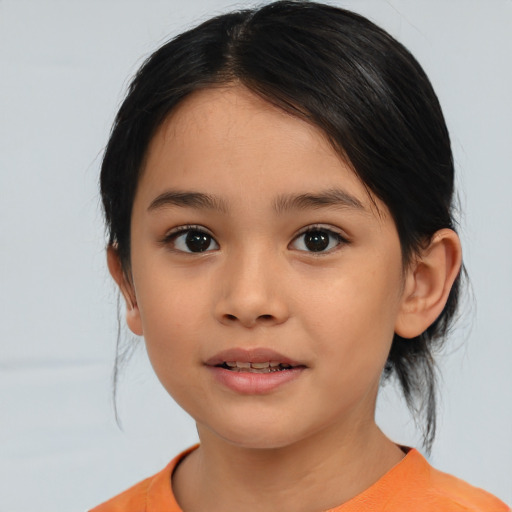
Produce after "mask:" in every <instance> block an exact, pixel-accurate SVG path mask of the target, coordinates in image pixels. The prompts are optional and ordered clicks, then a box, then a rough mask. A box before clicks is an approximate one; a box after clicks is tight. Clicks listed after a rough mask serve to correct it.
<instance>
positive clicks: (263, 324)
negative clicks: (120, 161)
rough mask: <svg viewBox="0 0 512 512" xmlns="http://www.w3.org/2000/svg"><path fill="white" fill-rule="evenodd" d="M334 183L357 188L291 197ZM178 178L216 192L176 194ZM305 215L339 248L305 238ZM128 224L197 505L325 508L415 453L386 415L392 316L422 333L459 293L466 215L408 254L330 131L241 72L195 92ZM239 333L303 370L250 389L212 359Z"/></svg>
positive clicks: (124, 278)
mask: <svg viewBox="0 0 512 512" xmlns="http://www.w3.org/2000/svg"><path fill="white" fill-rule="evenodd" d="M332 190H338V191H341V193H340V194H338V196H340V195H341V199H342V200H343V201H341V202H340V201H339V199H340V197H338V198H337V199H338V200H337V201H336V202H331V204H328V205H318V204H313V202H312V201H310V202H309V203H307V202H306V203H307V204H305V203H304V202H303V203H302V204H300V205H298V204H294V203H293V201H283V200H282V198H283V196H286V197H288V198H290V197H291V198H293V197H298V196H301V195H304V194H314V195H320V194H325V192H326V191H332ZM170 191H172V192H173V193H175V192H180V193H183V192H187V193H190V192H193V193H202V194H208V195H209V196H214V197H215V201H214V202H213V204H208V205H205V204H201V205H198V204H197V201H196V202H195V203H192V204H182V203H183V201H181V202H180V204H177V202H176V201H166V200H165V199H163V200H162V199H161V198H162V194H166V193H169V192H170ZM157 198H160V200H159V201H158V200H157ZM280 199H281V202H280V208H277V209H276V206H275V205H276V202H278V203H279V200H280ZM155 200H157V201H156V202H155ZM189 203H190V201H189ZM203 203H204V201H203ZM210 203H212V201H210ZM152 205H153V206H152ZM190 225H192V226H194V229H201V231H204V232H205V233H206V234H207V237H210V236H211V241H210V245H209V247H208V250H206V251H204V252H200V253H195V252H187V251H189V249H188V247H187V245H186V243H185V236H186V233H185V234H183V233H180V234H176V233H175V231H176V230H179V229H186V227H187V226H190ZM184 226H185V228H183V227H184ZM308 228H309V229H314V230H316V231H317V232H318V230H323V231H322V233H323V234H324V236H326V237H327V239H328V241H329V245H328V247H327V249H326V250H324V251H320V252H312V251H311V250H308V247H307V245H305V242H306V241H307V235H306V236H305V235H304V234H303V231H304V230H305V229H308ZM173 233H174V234H173ZM131 237H132V239H131V262H130V263H131V264H130V271H129V272H123V269H122V268H121V264H120V262H119V260H118V258H117V255H116V253H115V250H114V249H112V248H111V249H110V251H109V267H110V270H111V272H112V275H113V276H114V278H115V279H116V281H117V282H118V284H119V285H120V287H121V290H122V292H123V294H124V296H125V299H126V302H127V321H128V325H129V327H130V328H131V329H132V331H133V332H134V333H136V334H139V335H143V336H144V339H145V342H146V346H147V351H148V354H149V357H150V360H151V362H152V365H153V367H154V369H155V372H156V374H157V376H158V377H159V379H160V381H161V382H162V384H163V386H164V387H165V389H166V390H167V391H168V392H169V393H170V395H171V396H172V397H173V398H174V399H175V400H176V401H177V402H178V403H179V404H180V405H181V406H182V407H183V408H184V409H185V410H186V411H187V412H188V413H189V414H190V415H191V416H192V417H193V418H194V419H195V420H196V422H197V428H198V432H199V437H200V440H201V446H200V448H199V449H198V450H196V451H195V452H193V453H192V454H191V455H190V456H188V457H187V459H185V461H184V462H183V463H182V464H181V465H180V466H179V467H178V469H177V471H176V472H175V474H174V476H173V489H174V492H175V495H176V497H177V500H178V502H179V503H180V506H181V507H182V508H183V510H184V511H185V512H192V511H196V510H197V511H199V510H209V511H211V512H215V511H216V510H222V511H224V512H226V511H228V512H229V511H230V510H240V509H243V510H253V511H259V510H265V511H267V512H268V511H272V510H276V511H277V510H294V511H304V512H308V511H309V512H312V511H316V510H325V509H328V508H330V507H334V506H336V505H339V504H341V503H343V502H345V501H347V500H349V499H350V498H352V497H353V496H355V495H356V494H358V493H360V492H361V491H363V490H364V489H366V488H367V487H368V486H370V485H371V484H372V483H374V482H375V481H376V480H378V478H380V477H381V476H382V475H383V474H384V473H385V472H386V471H388V470H389V469H390V468H391V467H392V466H393V465H395V464H396V463H398V462H399V461H400V460H401V458H402V457H403V455H404V454H403V452H402V451H401V450H400V449H399V448H398V447H397V446H396V445H395V444H393V443H392V442H391V441H390V440H389V439H387V438H386V437H385V436H384V435H383V434H382V432H381V431H380V430H379V429H378V427H377V425H376V424H375V420H374V411H375V402H376V397H377V391H378V387H379V380H380V376H381V372H382V369H383V366H384V364H385V361H386V358H387V355H388V353H389V349H390V346H391V341H392V338H393V334H394V332H399V333H400V334H402V335H404V336H409V337H412V336H416V335H417V334H419V332H422V331H423V330H424V329H425V328H426V327H427V326H428V325H429V324H430V323H431V322H432V321H433V320H434V319H435V318H436V316H437V315H438V314H439V313H440V311H441V310H442V307H443V306H444V303H445V301H446V297H447V294H448V292H449V289H450V286H451V282H453V279H454V278H455V276H456V273H457V271H458V266H459V265H460V245H459V244H458V238H457V237H456V235H455V234H454V233H453V232H452V231H450V230H442V231H441V232H439V233H438V234H436V236H435V237H434V239H433V241H432V243H431V245H430V246H429V248H428V250H426V251H425V253H424V255H423V256H422V257H418V259H417V260H415V262H414V263H413V264H411V265H410V266H409V267H408V268H407V269H404V268H403V266H402V255H401V248H400V243H399V239H398V235H397V232H396V227H395V224H394V222H393V220H392V218H391V216H390V214H389V212H388V209H387V207H386V206H385V205H384V204H383V203H382V202H381V201H380V200H379V199H377V198H375V197H374V198H371V197H370V196H369V194H368V192H367V190H366V189H365V187H364V186H363V184H362V183H361V182H360V181H359V179H358V178H357V176H356V175H355V173H354V172H353V171H352V170H351V168H350V166H349V165H348V164H347V163H346V162H344V161H343V160H342V159H341V158H340V156H339V155H338V154H337V153H336V152H335V151H334V150H333V149H332V147H331V146H330V144H329V142H328V141H327V140H326V138H325V137H324V135H323V133H322V132H321V131H320V130H319V129H317V128H316V127H314V126H311V125H309V124H307V123H306V122H304V121H302V120H299V119H297V118H295V117H292V116H290V115H288V114H286V113H284V112H282V111H281V110H279V109H277V108H275V107H273V106H272V105H270V104H268V103H267V102H265V101H264V100H262V99H261V98H259V97H257V96H255V95H254V94H252V93H251V92H249V91H248V90H246V89H244V88H243V87H240V86H229V87H221V88H215V89H207V90H202V91H199V92H196V93H194V94H193V95H191V96H189V97H188V98H187V99H186V100H185V101H184V102H182V103H181V104H180V105H179V106H178V108H177V109H176V110H175V111H174V112H173V113H172V114H171V115H170V116H169V117H168V119H167V120H166V121H165V122H164V123H163V124H162V126H161V127H160V129H159V130H158V131H157V133H156V134H155V136H154V138H153V140H152V142H151V144H150V147H149V151H148V154H147V159H146V164H145V168H144V171H143V173H142V176H141V179H140V183H139V185H138V189H137V193H136V197H135V201H134V205H133V215H132V224H131ZM207 239H208V240H210V238H207ZM419 329H421V330H419ZM234 347H239V348H244V349H257V348H270V349H273V350H276V351H278V352H279V353H281V354H283V355H285V356H287V357H289V358H291V359H293V360H295V361H297V362H299V363H300V364H301V365H303V367H304V369H303V370H302V371H301V372H300V375H299V376H298V377H297V378H296V379H294V380H292V381H290V382H287V383H285V384H284V385H281V386H279V387H278V388H277V389H275V390H273V391H271V392H268V393H263V394H245V393H238V392H236V391H233V390H232V389H229V388H227V387H226V386H224V385H223V384H222V383H220V382H219V381H218V380H217V379H216V378H215V377H214V376H213V375H212V372H211V371H210V369H209V368H208V367H207V366H206V365H205V362H206V361H208V360H209V359H210V358H211V357H213V356H215V354H217V353H219V352H220V351H223V350H226V349H229V348H234ZM255 496H257V498H255Z"/></svg>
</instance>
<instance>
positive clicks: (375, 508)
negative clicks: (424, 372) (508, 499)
mask: <svg viewBox="0 0 512 512" xmlns="http://www.w3.org/2000/svg"><path fill="white" fill-rule="evenodd" d="M194 449H195V447H193V448H190V449H188V450H186V451H185V452H183V453H181V454H180V455H178V456H177V457H176V458H175V459H173V460H172V461H171V463H170V464H169V465H168V466H167V467H166V468H165V469H163V470H162V471H160V472H159V473H157V474H156V475H154V476H152V477H150V478H147V479H146V480H143V481H142V482H140V483H138V484H137V485H135V486H133V487H131V488H130V489H128V490H127V491H124V492H123V493H121V494H119V495H118V496H116V497H114V498H112V499H111V500H109V501H107V502H106V503H103V505H99V506H98V507H96V508H94V509H92V510H91V511H90V512H182V510H181V508H180V507H179V505H178V504H177V503H176V500H175V498H174V494H173V492H172V487H171V475H172V472H173V471H174V468H175V467H176V466H177V465H178V463H179V462H180V461H181V460H182V459H183V458H184V457H185V456H186V455H188V454H189V453H190V452H191V451H192V450H194ZM370 511H371V512H510V508H509V507H508V506H507V505H505V503H503V502H502V501H500V500H499V499H498V498H496V497H494V496H493V495H492V494H489V493H488V492H486V491H484V490H482V489H478V488H477V487H473V486H472V485H469V484H467V483H466V482H463V481H462V480H459V479H458V478H455V477H453V476H451V475H448V474H446V473H442V472H441V471H437V470H436V469H434V468H433V467H432V466H430V465H429V463H428V462H427V461H426V460H425V458H424V457H423V456H422V455H421V454H420V452H418V451H417V450H414V449H411V450H410V451H409V452H408V453H407V455H406V456H405V457H404V458H403V459H402V460H401V461H400V462H399V463H398V464H397V465H396V466H394V467H393V468H392V469H390V470H389V471H388V472H387V473H386V474H385V475H384V476H383V477H382V478H380V479H379V480H378V481H377V482H375V483H374V484H373V485H372V486H370V487H369V488H368V489H366V491H364V492H362V493H361V494H358V495H357V496H355V497H354V498H352V499H351V500H349V501H348V502H346V503H344V504H343V505H340V506H339V507H335V508H332V509H330V510H329V511H326V512H370ZM205 512H207V511H205Z"/></svg>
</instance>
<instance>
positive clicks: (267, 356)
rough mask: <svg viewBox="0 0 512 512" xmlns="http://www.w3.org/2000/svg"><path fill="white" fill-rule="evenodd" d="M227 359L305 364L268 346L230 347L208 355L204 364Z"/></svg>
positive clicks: (216, 362) (218, 362)
mask: <svg viewBox="0 0 512 512" xmlns="http://www.w3.org/2000/svg"><path fill="white" fill-rule="evenodd" d="M227 361H238V362H241V363H266V362H278V363H281V364H288V365H290V366H305V365H304V364H303V363H300V362H298V361H295V360H293V359H290V358H289V357H286V356H284V355H283V354H280V353H279V352H276V351H275V350H272V349H269V348H252V349H251V348H247V349H246V348H230V349H227V350H222V351H221V352H218V353H217V354H215V355H214V356H212V357H210V358H209V359H207V360H206V362H205V364H206V365H207V366H219V365H221V364H223V363H225V362H227Z"/></svg>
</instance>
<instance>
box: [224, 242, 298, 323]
mask: <svg viewBox="0 0 512 512" xmlns="http://www.w3.org/2000/svg"><path fill="white" fill-rule="evenodd" d="M278 267H279V265H278V263H277V262H276V261H275V260H272V258H270V257H269V256H268V254H264V253H263V251H262V253H260V254H255V253H254V252H253V251H252V254H237V255H233V258H232V260H229V261H228V260H226V261H225V263H224V268H223V270H222V273H221V275H220V276H219V281H220V283H219V290H220V293H219V294H218V300H217V302H216V304H215V316H216V318H217V320H218V321H219V322H221V323H223V324H225V325H241V326H243V327H246V328H254V327H256V326H258V325H266V326H271V325H279V324H282V323H284V322H286V320H287V319H288V317H289V304H288V301H287V300H286V294H285V291H284V286H283V284H284V283H283V278H284V275H283V271H282V269H280V268H278Z"/></svg>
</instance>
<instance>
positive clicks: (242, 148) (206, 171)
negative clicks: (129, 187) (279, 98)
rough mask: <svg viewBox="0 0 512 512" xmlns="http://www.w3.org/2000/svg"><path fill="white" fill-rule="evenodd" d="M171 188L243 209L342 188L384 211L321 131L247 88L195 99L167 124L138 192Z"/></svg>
mask: <svg viewBox="0 0 512 512" xmlns="http://www.w3.org/2000/svg"><path fill="white" fill-rule="evenodd" d="M165 187H168V188H172V189H182V190H198V191H201V192H208V193H213V194H215V195H217V196H221V195H222V196H228V197H229V198H230V199H231V200H233V201H234V202H236V201H238V202H240V201H242V202H244V203H247V201H249V202H250V201H251V200H252V199H254V200H263V199H265V198H266V199H268V200H269V201H270V200H271V199H275V197H276V196H279V195H283V194H290V193H297V194H301V193H302V194H303V193H315V192H317V191H320V190H322V191H324V190H329V189H339V188H343V189H344V190H346V191H347V192H348V193H350V194H351V195H353V196H355V197H356V198H357V200H358V201H359V202H360V203H361V204H363V205H364V207H365V208H366V209H367V210H368V211H372V212H373V213H378V215H379V216H380V214H381V213H382V212H381V209H382V210H383V211H384V210H386V208H385V207H384V205H380V204H379V202H378V200H377V199H375V198H372V197H371V195H370V194H369V193H368V191H367V189H366V187H365V186H364V184H362V183H361V181H360V179H359V177H358V176H357V174H356V173H355V172H354V171H353V170H352V168H351V167H350V165H349V164H347V162H346V161H345V160H344V159H343V158H342V157H341V156H340V155H339V154H338V153H337V152H336V151H335V150H334V148H333V147H332V144H331V143H330V141H329V140H328V138H327V136H326V135H325V134H324V133H323V132H322V131H321V130H320V129H319V128H318V127H316V126H314V125H312V124H310V123H308V122H306V121H305V120H303V119H300V118H298V117H295V116H292V115H291V114H289V113H287V112H285V111H283V110H282V109H279V108H278V107H276V106H274V105H272V104H271V103H269V102H268V101H265V100H264V99H262V98H261V97H259V96H257V95H256V94H254V93H252V92H251V91H249V90H248V89H246V88H245V87H243V86H223V87H215V88H209V89H204V90H200V91H197V92H195V93H193V94H191V95H190V96H189V97H187V98H186V99H185V100H184V101H183V102H182V103H181V104H179V105H178V107H177V108H176V109H175V110H174V111H173V112H172V113H171V114H170V115H169V116H168V117H167V118H166V120H165V121H164V122H163V123H162V125H161V126H160V128H159V129H158V130H157V132H156V134H155V136H154V137H153V139H152V141H151V143H150V146H149V148H148V153H147V158H146V164H145V167H144V172H143V174H142V178H141V182H140V183H139V188H140V189H142V191H141V192H144V193H147V194H148V195H151V194H152V195H155V194H156V193H158V192H159V191H161V190H162V189H164V188H165ZM376 207H377V208H376Z"/></svg>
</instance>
